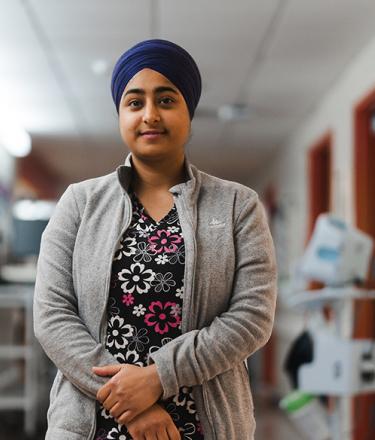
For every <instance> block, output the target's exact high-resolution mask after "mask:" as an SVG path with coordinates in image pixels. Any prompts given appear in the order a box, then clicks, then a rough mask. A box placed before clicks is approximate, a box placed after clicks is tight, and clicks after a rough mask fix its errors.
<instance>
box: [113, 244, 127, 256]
mask: <svg viewBox="0 0 375 440" xmlns="http://www.w3.org/2000/svg"><path fill="white" fill-rule="evenodd" d="M123 249H124V246H123V245H122V243H121V242H120V244H119V246H118V248H117V249H116V253H115V256H114V257H113V259H114V260H121V258H122V250H123Z"/></svg>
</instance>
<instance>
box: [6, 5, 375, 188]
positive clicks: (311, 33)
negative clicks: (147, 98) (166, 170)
mask: <svg viewBox="0 0 375 440" xmlns="http://www.w3.org/2000/svg"><path fill="white" fill-rule="evenodd" d="M0 6H1V11H2V13H1V16H0V51H1V53H2V55H3V56H2V59H1V61H0V96H1V100H0V112H1V111H2V112H3V113H4V112H5V113H6V115H7V116H9V115H11V116H12V117H14V118H16V119H17V121H18V122H19V123H21V124H22V125H23V126H24V127H25V128H26V130H28V131H29V133H30V134H31V136H32V139H33V148H34V150H35V151H36V152H37V153H38V155H39V156H40V157H42V158H43V161H44V162H45V163H46V164H47V165H48V166H49V168H50V169H51V170H52V171H53V172H54V173H56V175H58V176H59V177H60V178H61V179H63V180H64V181H66V182H67V183H69V182H72V181H78V180H83V179H84V178H87V177H91V176H96V175H100V174H104V173H107V172H110V171H112V170H113V169H114V167H115V166H117V165H118V164H119V163H121V162H122V161H123V160H124V157H125V153H126V147H125V146H124V145H123V144H122V142H121V140H120V137H119V133H118V127H117V115H116V111H115V108H114V105H113V103H112V100H111V95H110V88H109V84H110V75H111V69H112V67H113V65H114V63H115V61H116V60H117V58H118V56H119V55H120V54H121V53H122V52H123V51H124V50H125V49H127V48H128V47H130V46H131V45H133V44H135V43H136V42H138V41H140V40H142V39H146V38H154V37H155V38H157V37H159V38H166V39H170V40H172V41H175V42H176V43H178V44H180V45H182V46H183V47H185V48H186V49H187V50H188V51H189V52H190V53H191V54H192V55H193V57H194V58H195V60H196V61H197V63H198V65H199V67H200V70H201V74H202V78H203V91H202V97H201V101H200V104H199V106H198V111H197V115H196V117H195V118H194V120H193V137H192V140H191V142H190V145H189V147H188V148H189V154H190V157H191V158H192V160H193V161H194V162H195V163H197V165H198V166H200V167H201V168H203V169H206V170H207V171H209V172H212V173H214V174H217V175H219V176H222V177H225V178H230V179H235V180H240V181H245V182H246V181H249V180H251V173H252V172H253V171H254V170H255V169H258V168H259V167H260V166H261V165H262V163H264V161H267V160H270V158H272V153H273V152H274V150H275V148H280V147H281V146H282V144H283V142H284V141H285V139H286V138H287V137H288V136H289V135H290V134H291V133H292V132H293V130H295V129H296V127H297V126H298V124H299V123H301V121H302V120H303V119H304V118H305V117H306V115H307V114H308V113H309V112H311V111H312V109H313V108H314V107H315V105H316V104H317V103H318V102H319V100H320V99H321V98H322V97H323V96H324V94H325V93H326V92H327V91H328V89H329V88H330V87H331V86H332V85H333V84H334V82H335V81H336V80H337V79H338V77H339V76H340V74H341V72H342V71H343V69H345V67H346V66H347V65H348V64H349V63H350V61H351V60H352V59H353V57H355V56H356V55H357V54H358V52H359V51H360V50H361V49H362V48H363V47H364V46H365V45H366V43H368V42H369V41H370V40H371V39H372V38H373V37H374V36H375V29H374V18H375V2H374V1H373V0H356V1H353V0H335V1H334V0H324V1H323V0H315V1H313V2H312V1H307V0H264V1H255V0H251V1H250V0H237V1H236V2H228V1H223V0H215V1H214V0H199V1H197V0H195V1H194V0H193V1H190V2H183V1H176V0H137V1H134V0H106V1H99V0H64V1H61V0H60V1H57V0H0ZM93 63H96V64H98V69H99V70H101V73H100V74H95V73H94V71H93V68H92V66H93ZM235 103H239V104H246V105H248V106H249V108H250V112H249V114H248V116H247V117H246V118H245V119H244V120H242V121H236V122H234V121H232V122H223V121H220V120H219V119H218V118H216V117H215V116H214V113H215V111H216V110H217V109H218V108H219V107H220V106H222V105H228V104H235ZM0 129H1V126H0Z"/></svg>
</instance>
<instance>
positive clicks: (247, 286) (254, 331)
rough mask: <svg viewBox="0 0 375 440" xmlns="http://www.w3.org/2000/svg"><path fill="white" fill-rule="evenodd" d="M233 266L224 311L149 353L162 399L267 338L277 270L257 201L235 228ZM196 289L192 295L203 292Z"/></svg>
mask: <svg viewBox="0 0 375 440" xmlns="http://www.w3.org/2000/svg"><path fill="white" fill-rule="evenodd" d="M234 245H235V250H236V268H235V274H234V281H233V285H232V289H231V292H230V294H228V297H229V298H230V301H229V306H228V310H227V311H225V312H224V313H222V314H221V315H220V316H216V317H215V318H214V319H213V320H212V322H211V323H210V325H208V326H206V327H204V328H202V329H196V330H192V331H189V332H187V333H185V334H183V335H181V336H179V337H178V338H176V339H174V340H172V341H170V342H169V343H168V344H166V345H164V346H163V347H161V348H160V349H159V350H158V351H156V352H154V353H152V355H151V356H150V359H151V361H153V362H155V364H156V366H157V370H158V373H159V376H160V380H161V383H162V386H163V390H164V393H163V399H166V398H168V397H170V396H171V395H174V394H176V393H177V392H178V389H179V387H181V386H193V385H199V384H202V383H203V382H206V381H208V380H210V379H212V378H213V377H215V376H217V375H218V374H221V373H224V372H225V371H227V370H229V369H231V368H233V366H234V365H236V364H239V363H240V362H243V361H244V360H245V359H246V358H247V357H249V356H250V355H251V354H252V353H254V352H255V351H256V350H258V349H259V348H260V347H262V346H263V345H264V344H265V343H266V342H267V341H268V339H269V337H270V335H271V332H272V327H273V320H274V314H275V307H276V291H277V288H276V286H277V282H276V281H277V273H276V263H275V255H274V248H273V243H272V238H271V235H270V231H269V229H268V225H267V221H266V217H265V213H264V210H263V209H262V206H261V205H260V203H259V202H258V201H256V202H255V203H253V204H251V203H249V204H247V205H246V204H245V206H244V207H243V209H242V210H241V211H240V214H239V216H238V221H237V228H236V230H235V231H234ZM207 294H208V293H207V292H196V293H195V297H201V296H204V295H207Z"/></svg>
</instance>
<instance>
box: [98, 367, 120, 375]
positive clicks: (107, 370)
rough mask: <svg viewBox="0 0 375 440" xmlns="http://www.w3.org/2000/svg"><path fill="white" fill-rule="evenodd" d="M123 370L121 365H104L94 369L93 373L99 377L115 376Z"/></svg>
mask: <svg viewBox="0 0 375 440" xmlns="http://www.w3.org/2000/svg"><path fill="white" fill-rule="evenodd" d="M119 370H121V365H103V366H102V367H92V371H93V372H94V373H95V374H97V375H98V376H114V375H115V374H117V373H118V372H119Z"/></svg>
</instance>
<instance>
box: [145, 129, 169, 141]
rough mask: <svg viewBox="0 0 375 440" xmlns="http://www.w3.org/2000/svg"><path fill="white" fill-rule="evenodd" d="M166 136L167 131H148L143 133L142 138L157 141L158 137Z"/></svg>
mask: <svg viewBox="0 0 375 440" xmlns="http://www.w3.org/2000/svg"><path fill="white" fill-rule="evenodd" d="M164 134H165V131H159V130H148V131H144V132H143V133H141V136H142V137H144V138H146V139H157V138H158V137H160V136H162V135H164Z"/></svg>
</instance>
